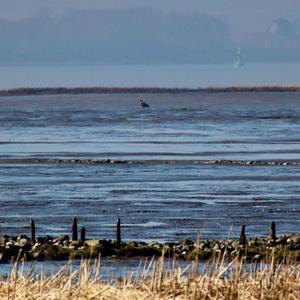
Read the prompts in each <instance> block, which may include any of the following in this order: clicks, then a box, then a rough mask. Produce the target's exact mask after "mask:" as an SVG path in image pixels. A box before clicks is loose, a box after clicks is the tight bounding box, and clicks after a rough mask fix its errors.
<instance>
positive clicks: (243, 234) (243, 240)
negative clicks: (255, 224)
mask: <svg viewBox="0 0 300 300" xmlns="http://www.w3.org/2000/svg"><path fill="white" fill-rule="evenodd" d="M239 244H240V245H241V246H246V244H247V239H246V225H243V226H242V227H241V233H240V238H239Z"/></svg>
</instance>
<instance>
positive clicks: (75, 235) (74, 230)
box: [72, 217, 78, 241]
mask: <svg viewBox="0 0 300 300" xmlns="http://www.w3.org/2000/svg"><path fill="white" fill-rule="evenodd" d="M77 240H78V233H77V218H76V217H74V218H73V222H72V241H77Z"/></svg>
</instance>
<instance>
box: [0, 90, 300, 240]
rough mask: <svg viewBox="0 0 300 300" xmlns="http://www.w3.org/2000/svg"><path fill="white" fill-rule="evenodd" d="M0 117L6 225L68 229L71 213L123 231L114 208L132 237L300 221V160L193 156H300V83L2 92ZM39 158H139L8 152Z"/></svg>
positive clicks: (0, 215)
mask: <svg viewBox="0 0 300 300" xmlns="http://www.w3.org/2000/svg"><path fill="white" fill-rule="evenodd" d="M139 97H142V98H143V99H144V100H145V101H146V102H147V103H149V104H150V106H151V107H150V109H141V108H140V107H139V105H138V99H139ZM0 126H1V132H0V159H1V160H2V163H1V164H0V174H1V176H0V202H1V205H0V227H1V234H11V235H17V234H20V233H26V232H28V226H27V224H28V219H29V218H31V217H33V218H34V219H35V221H36V224H37V227H38V228H37V234H38V235H44V234H51V235H59V234H65V233H69V231H70V223H71V219H72V216H74V215H76V216H77V217H78V219H79V225H80V226H83V225H84V226H85V227H86V229H87V236H88V237H97V238H114V236H115V233H114V228H115V221H116V218H117V217H121V219H122V223H123V227H124V229H123V237H124V239H127V240H129V239H137V240H147V241H149V240H159V241H166V240H178V239H181V238H192V239H194V238H195V237H196V235H197V233H198V232H199V231H200V230H202V229H203V228H204V230H203V233H202V237H204V238H225V237H226V236H227V234H228V230H229V228H230V226H231V225H233V232H232V234H233V235H234V236H236V235H237V234H238V232H239V226H240V225H241V224H247V232H248V234H249V235H265V234H267V232H268V228H269V225H270V222H271V221H273V220H274V221H276V222H277V224H278V231H279V232H280V233H283V232H287V231H298V232H299V228H300V208H299V201H300V185H299V183H300V167H299V166H291V165H287V166H234V165H205V164H196V163H193V161H195V160H201V159H237V160H260V159H262V160H271V159H274V160H279V159H280V160H299V159H300V155H299V153H300V134H299V132H300V94H297V93H248V94H247V93H244V94H239V93H236V94H230V93H227V94H177V95H176V94H175V95H171V94H147V95H132V94H120V95H113V94H111V95H88V96H86V95H76V96H74V95H70V96H38V97H33V96H30V97H11V98H1V99H0ZM40 157H42V158H48V157H49V158H50V157H51V158H93V159H105V158H111V159H124V160H132V161H138V163H133V164H94V165H91V164H45V163H40V164H31V163H10V162H9V159H12V158H40ZM150 160H158V161H159V162H158V163H156V164H150V163H147V161H148V162H149V161H150ZM164 160H174V161H178V163H176V164H165V163H164ZM184 160H185V161H188V162H187V163H182V162H181V161H184Z"/></svg>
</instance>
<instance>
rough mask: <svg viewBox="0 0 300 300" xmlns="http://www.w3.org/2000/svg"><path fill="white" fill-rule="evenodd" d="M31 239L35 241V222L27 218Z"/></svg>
mask: <svg viewBox="0 0 300 300" xmlns="http://www.w3.org/2000/svg"><path fill="white" fill-rule="evenodd" d="M29 225H30V236H31V241H32V242H33V243H35V223H34V221H33V219H30V220H29Z"/></svg>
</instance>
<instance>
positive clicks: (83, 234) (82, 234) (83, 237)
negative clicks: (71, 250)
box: [79, 227, 86, 245]
mask: <svg viewBox="0 0 300 300" xmlns="http://www.w3.org/2000/svg"><path fill="white" fill-rule="evenodd" d="M85 232H86V231H85V227H82V228H81V230H80V240H79V241H80V244H82V245H83V244H84V242H85Z"/></svg>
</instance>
